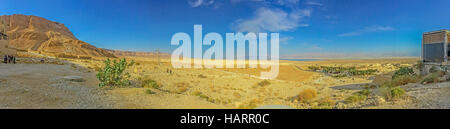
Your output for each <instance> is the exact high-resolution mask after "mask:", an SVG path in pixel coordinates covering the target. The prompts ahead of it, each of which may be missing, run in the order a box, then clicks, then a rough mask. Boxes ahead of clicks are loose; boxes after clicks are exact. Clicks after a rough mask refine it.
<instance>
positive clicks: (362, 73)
mask: <svg viewBox="0 0 450 129" xmlns="http://www.w3.org/2000/svg"><path fill="white" fill-rule="evenodd" d="M0 20H2V21H6V24H7V28H6V34H7V35H9V39H8V40H2V42H0V43H1V44H0V50H1V51H0V54H2V56H3V54H9V55H14V56H16V57H17V64H4V63H1V64H0V108H132V109H134V108H150V109H155V108H157V109H172V108H177V109H178V108H190V109H191V108H193V109H202V108H208V109H209V108H214V109H216V108H225V109H240V108H244V109H252V108H296V109H349V108H350V109H351V108H446V109H448V108H450V102H449V101H450V96H449V93H448V92H449V85H450V84H449V82H448V81H449V80H450V78H449V75H448V71H444V70H443V71H437V72H434V73H433V74H430V75H420V72H419V68H418V67H417V66H419V64H418V62H417V61H418V60H419V59H418V58H389V59H387V58H386V59H333V60H326V59H323V60H315V61H287V60H282V61H280V69H279V71H280V72H279V75H278V77H277V78H276V79H272V80H264V79H261V78H259V77H258V76H259V73H261V71H267V69H255V68H244V69H237V68H236V69H174V68H172V65H171V62H170V57H169V54H167V53H154V52H133V51H119V50H109V49H102V48H97V47H95V46H93V45H90V44H89V43H86V42H83V41H80V40H78V39H77V38H76V37H75V36H74V35H73V34H72V32H70V31H69V29H68V28H67V27H65V26H64V25H63V24H61V23H58V22H53V21H49V20H46V19H44V18H41V17H36V16H28V15H4V16H0ZM158 57H159V58H158ZM108 58H109V59H113V60H119V59H121V58H125V59H127V61H128V62H130V61H131V60H133V61H134V62H135V63H134V65H131V66H129V67H128V68H127V69H125V72H126V73H129V75H130V76H129V77H126V78H125V79H126V80H127V82H128V81H129V82H130V83H129V85H120V86H104V87H100V86H99V83H100V82H101V81H99V80H98V79H97V77H96V74H97V73H98V72H99V71H100V70H102V69H103V68H104V67H105V64H104V61H105V60H106V59H108ZM399 71H400V72H399ZM405 71H406V74H404V73H405ZM435 71H436V70H435ZM395 73H401V74H403V75H402V76H399V77H398V78H396V77H397V76H396V74H395ZM419 75H420V76H419ZM394 78H395V79H394Z"/></svg>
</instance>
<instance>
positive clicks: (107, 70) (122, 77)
mask: <svg viewBox="0 0 450 129" xmlns="http://www.w3.org/2000/svg"><path fill="white" fill-rule="evenodd" d="M104 63H105V66H104V67H103V68H102V69H100V70H99V71H98V73H97V79H98V80H100V83H99V84H98V85H99V86H100V87H103V86H124V85H129V84H130V81H129V80H128V79H127V78H129V77H130V75H129V74H128V73H125V72H124V71H125V69H127V68H128V67H130V66H132V65H133V64H134V61H131V62H130V63H127V61H126V60H125V59H121V60H120V61H119V62H117V61H116V60H113V61H112V64H111V60H109V59H106V60H105V62H104Z"/></svg>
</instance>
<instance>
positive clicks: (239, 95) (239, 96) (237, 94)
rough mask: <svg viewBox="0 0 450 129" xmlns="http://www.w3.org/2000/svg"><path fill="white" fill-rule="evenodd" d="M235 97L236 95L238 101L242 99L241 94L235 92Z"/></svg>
mask: <svg viewBox="0 0 450 129" xmlns="http://www.w3.org/2000/svg"><path fill="white" fill-rule="evenodd" d="M233 95H234V97H236V98H238V99H239V98H241V94H239V93H238V92H234V93H233Z"/></svg>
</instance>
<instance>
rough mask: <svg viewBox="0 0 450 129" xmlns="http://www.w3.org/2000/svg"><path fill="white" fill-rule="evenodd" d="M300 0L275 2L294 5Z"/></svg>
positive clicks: (278, 0) (279, 0)
mask: <svg viewBox="0 0 450 129" xmlns="http://www.w3.org/2000/svg"><path fill="white" fill-rule="evenodd" d="M299 2H300V0H277V1H276V3H277V4H279V5H295V4H298V3H299Z"/></svg>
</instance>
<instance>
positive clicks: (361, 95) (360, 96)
mask: <svg viewBox="0 0 450 129" xmlns="http://www.w3.org/2000/svg"><path fill="white" fill-rule="evenodd" d="M369 95H370V91H369V90H368V89H364V90H362V91H359V92H356V93H355V94H353V95H352V96H350V97H348V98H346V99H345V102H347V103H356V102H361V101H364V100H366V99H367V97H368V96H369Z"/></svg>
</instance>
